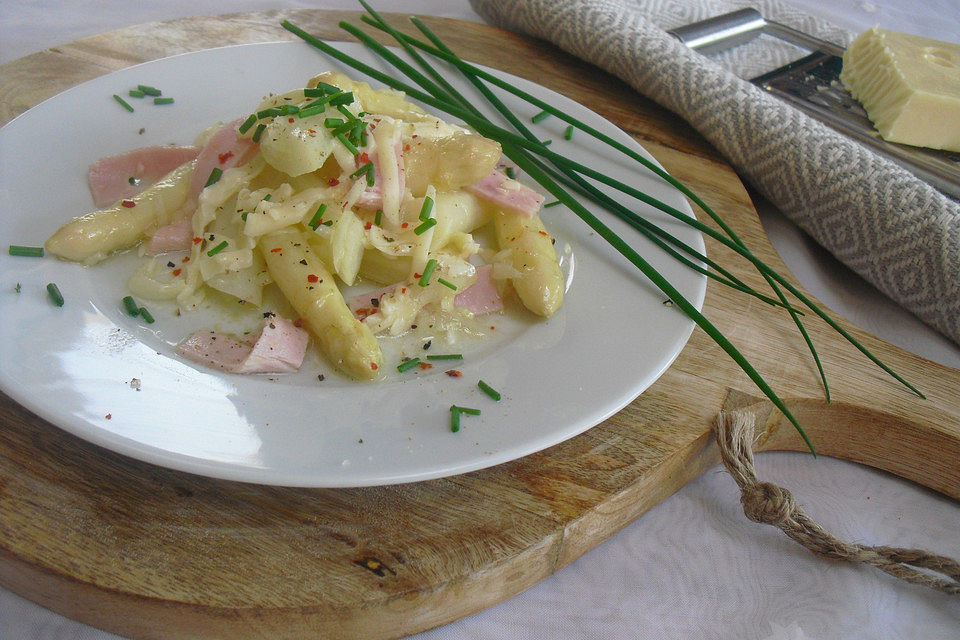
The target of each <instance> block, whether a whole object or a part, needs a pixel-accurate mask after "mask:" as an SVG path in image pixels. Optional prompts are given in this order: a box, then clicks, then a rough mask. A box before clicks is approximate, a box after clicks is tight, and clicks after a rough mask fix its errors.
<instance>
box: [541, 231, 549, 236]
mask: <svg viewBox="0 0 960 640" xmlns="http://www.w3.org/2000/svg"><path fill="white" fill-rule="evenodd" d="M539 233H540V235H542V236H547V237H548V238H549V237H550V234H549V233H547V232H546V231H540V232H539Z"/></svg>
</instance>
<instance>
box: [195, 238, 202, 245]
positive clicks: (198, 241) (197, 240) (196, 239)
mask: <svg viewBox="0 0 960 640" xmlns="http://www.w3.org/2000/svg"><path fill="white" fill-rule="evenodd" d="M201 242H203V238H200V237H197V238H194V239H193V244H200V243H201Z"/></svg>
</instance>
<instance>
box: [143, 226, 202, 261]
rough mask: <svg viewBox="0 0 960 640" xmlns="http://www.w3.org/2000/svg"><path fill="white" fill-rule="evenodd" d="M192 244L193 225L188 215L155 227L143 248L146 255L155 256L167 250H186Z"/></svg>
mask: <svg viewBox="0 0 960 640" xmlns="http://www.w3.org/2000/svg"><path fill="white" fill-rule="evenodd" d="M192 245H193V226H192V225H191V224H190V217H189V216H188V217H186V218H180V219H179V220H177V221H176V222H172V223H170V224H168V225H165V226H163V227H160V228H159V229H157V231H156V233H154V234H153V236H152V237H151V238H150V240H148V241H147V243H146V244H145V245H144V248H143V249H144V253H145V254H147V255H148V256H155V255H158V254H161V253H166V252H168V251H187V250H189V249H190V247H191V246H192Z"/></svg>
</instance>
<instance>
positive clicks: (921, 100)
mask: <svg viewBox="0 0 960 640" xmlns="http://www.w3.org/2000/svg"><path fill="white" fill-rule="evenodd" d="M840 81H841V82H842V83H843V85H844V86H845V87H846V88H847V90H848V91H850V93H851V94H853V97H854V98H856V99H857V100H859V101H860V103H861V104H862V105H863V107H864V109H866V111H867V115H868V116H869V117H870V120H871V121H872V122H873V124H874V126H875V127H876V128H877V131H879V132H880V135H881V136H883V138H884V139H885V140H889V141H891V142H901V143H904V144H910V145H916V146H920V147H930V148H933V149H947V150H950V151H960V45H957V44H952V43H949V42H941V41H939V40H932V39H930V38H922V37H920V36H915V35H910V34H906V33H898V32H896V31H887V30H885V29H878V28H876V27H874V28H873V29H870V30H868V31H865V32H864V33H862V34H860V35H859V36H858V37H857V38H856V40H854V41H853V43H852V44H851V45H850V46H849V47H848V48H847V51H846V53H844V56H843V71H842V72H841V74H840Z"/></svg>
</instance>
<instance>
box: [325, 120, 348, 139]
mask: <svg viewBox="0 0 960 640" xmlns="http://www.w3.org/2000/svg"><path fill="white" fill-rule="evenodd" d="M330 119H331V118H327V120H330ZM353 128H354V124H353V123H352V122H349V121H348V122H343V121H341V124H339V125H337V126H336V127H334V128H333V129H330V135H332V136H339V135H346V134H348V133H352V132H353Z"/></svg>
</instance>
